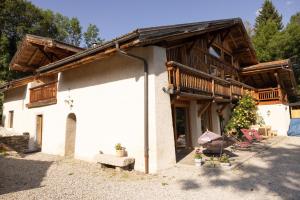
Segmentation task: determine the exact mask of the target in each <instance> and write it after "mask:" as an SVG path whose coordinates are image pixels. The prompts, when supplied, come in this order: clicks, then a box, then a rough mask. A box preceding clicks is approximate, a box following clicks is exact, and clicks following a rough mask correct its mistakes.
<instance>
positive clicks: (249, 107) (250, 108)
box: [225, 94, 258, 133]
mask: <svg viewBox="0 0 300 200" xmlns="http://www.w3.org/2000/svg"><path fill="white" fill-rule="evenodd" d="M257 119H258V115H257V107H256V103H255V100H254V99H253V98H252V97H251V95H249V94H247V95H245V96H243V97H242V99H240V100H239V102H238V104H237V106H236V107H235V108H234V109H233V112H232V114H231V118H230V119H229V121H228V123H227V125H226V127H225V131H226V132H236V133H238V132H239V131H240V130H241V129H243V128H246V129H248V128H249V127H250V126H251V125H254V124H255V123H256V122H257Z"/></svg>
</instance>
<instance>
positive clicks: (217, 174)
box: [200, 140, 300, 200]
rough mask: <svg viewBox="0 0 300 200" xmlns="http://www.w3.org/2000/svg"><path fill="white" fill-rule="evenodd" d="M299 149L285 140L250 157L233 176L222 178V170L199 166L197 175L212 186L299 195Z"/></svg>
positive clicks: (280, 194) (293, 196) (294, 197)
mask: <svg viewBox="0 0 300 200" xmlns="http://www.w3.org/2000/svg"><path fill="white" fill-rule="evenodd" d="M299 141H300V140H299ZM298 143H299V142H298ZM299 153H300V145H298V144H297V145H296V144H292V143H287V144H286V145H285V146H283V147H273V148H271V149H268V150H265V151H263V152H261V153H260V154H259V155H258V156H257V157H258V158H252V159H251V161H250V162H249V163H246V164H244V165H243V166H242V167H241V168H239V172H240V173H239V174H238V175H236V176H232V177H230V178H224V176H223V175H224V174H225V172H224V171H223V170H221V169H217V168H215V169H210V168H203V173H201V174H200V176H201V177H206V178H207V179H208V181H209V183H210V185H211V186H212V187H222V188H224V187H229V188H234V189H235V190H239V191H242V192H243V191H244V192H247V191H248V192H255V191H259V190H260V191H261V190H266V191H268V192H270V193H271V194H272V195H274V194H275V195H277V196H280V197H281V198H282V199H286V200H287V199H300V156H299ZM254 159H255V160H258V162H255V161H254ZM260 159H263V162H261V160H260ZM230 173H232V171H230ZM225 177H226V176H225Z"/></svg>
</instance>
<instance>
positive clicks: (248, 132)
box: [241, 129, 254, 143]
mask: <svg viewBox="0 0 300 200" xmlns="http://www.w3.org/2000/svg"><path fill="white" fill-rule="evenodd" d="M241 132H242V133H243V136H244V137H245V138H246V139H247V141H248V142H250V143H252V142H253V140H254V138H253V137H252V136H251V135H250V134H251V130H249V129H241Z"/></svg>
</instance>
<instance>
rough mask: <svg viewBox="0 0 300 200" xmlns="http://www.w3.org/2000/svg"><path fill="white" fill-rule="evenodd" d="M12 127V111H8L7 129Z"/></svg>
mask: <svg viewBox="0 0 300 200" xmlns="http://www.w3.org/2000/svg"><path fill="white" fill-rule="evenodd" d="M13 126H14V111H13V110H11V111H9V117H8V128H13Z"/></svg>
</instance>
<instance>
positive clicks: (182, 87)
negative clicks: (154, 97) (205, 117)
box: [167, 61, 255, 99]
mask: <svg viewBox="0 0 300 200" xmlns="http://www.w3.org/2000/svg"><path fill="white" fill-rule="evenodd" d="M167 67H168V74H169V88H170V89H172V90H173V91H174V93H177V94H179V93H189V94H195V95H199V96H200V95H201V96H202V97H206V98H215V97H222V98H223V99H232V98H238V97H240V96H243V95H244V94H246V93H247V92H249V93H251V94H253V93H254V92H255V89H254V88H252V87H250V86H248V85H246V84H244V83H241V82H238V81H235V80H232V79H227V80H224V79H221V78H219V77H216V76H213V75H210V74H207V73H205V72H202V71H199V70H197V69H194V68H191V67H188V66H186V65H182V64H180V63H177V62H174V61H170V62H168V63H167Z"/></svg>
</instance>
